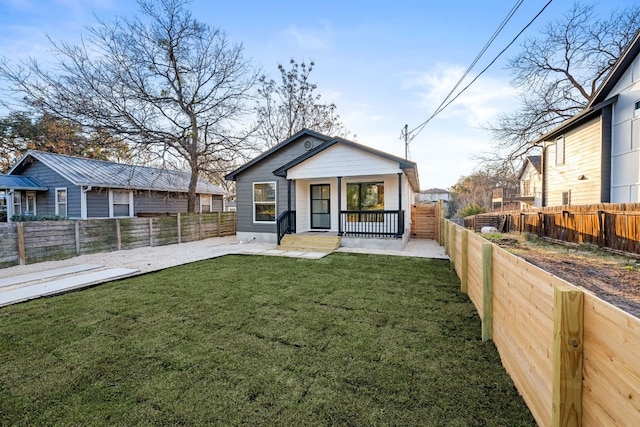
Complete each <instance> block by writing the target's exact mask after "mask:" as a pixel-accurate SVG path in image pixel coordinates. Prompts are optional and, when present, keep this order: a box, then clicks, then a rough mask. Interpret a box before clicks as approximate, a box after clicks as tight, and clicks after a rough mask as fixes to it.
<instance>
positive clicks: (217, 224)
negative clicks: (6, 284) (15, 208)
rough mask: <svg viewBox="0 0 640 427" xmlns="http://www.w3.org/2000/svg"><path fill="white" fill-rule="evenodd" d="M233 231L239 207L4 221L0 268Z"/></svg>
mask: <svg viewBox="0 0 640 427" xmlns="http://www.w3.org/2000/svg"><path fill="white" fill-rule="evenodd" d="M235 233H236V214H235V212H213V213H204V214H177V215H175V216H163V217H150V218H109V219H88V220H69V221H34V222H17V223H8V224H3V225H1V226H0V268H4V267H9V266H12V265H18V264H20V265H23V264H32V263H36V262H42V261H49V260H58V259H65V258H71V257H74V256H78V255H84V254H91V253H98V252H110V251H115V250H120V249H135V248H140V247H144V246H162V245H170V244H175V243H183V242H192V241H195V240H202V239H207V238H210V237H221V236H230V235H234V234H235Z"/></svg>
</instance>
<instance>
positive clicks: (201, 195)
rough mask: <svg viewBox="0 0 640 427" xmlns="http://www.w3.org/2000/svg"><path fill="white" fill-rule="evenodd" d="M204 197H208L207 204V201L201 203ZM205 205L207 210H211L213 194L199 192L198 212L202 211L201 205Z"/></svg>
mask: <svg viewBox="0 0 640 427" xmlns="http://www.w3.org/2000/svg"><path fill="white" fill-rule="evenodd" d="M206 197H208V198H209V203H208V204H207V203H202V199H203V198H206ZM207 205H208V206H209V212H212V211H213V195H211V194H200V213H202V212H203V210H202V207H203V206H207Z"/></svg>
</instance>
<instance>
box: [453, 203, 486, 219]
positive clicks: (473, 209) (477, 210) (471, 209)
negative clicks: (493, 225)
mask: <svg viewBox="0 0 640 427" xmlns="http://www.w3.org/2000/svg"><path fill="white" fill-rule="evenodd" d="M486 211H487V210H486V209H485V208H483V207H482V206H480V205H479V204H477V203H474V204H473V205H467V206H465V207H464V208H462V209H460V211H459V214H460V216H461V217H462V218H464V217H467V216H471V215H477V214H481V213H485V212H486Z"/></svg>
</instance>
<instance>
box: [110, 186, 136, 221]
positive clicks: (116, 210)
mask: <svg viewBox="0 0 640 427" xmlns="http://www.w3.org/2000/svg"><path fill="white" fill-rule="evenodd" d="M109 205H110V206H109V207H110V209H109V210H110V212H109V215H110V216H111V217H129V216H133V193H132V192H131V191H122V190H111V191H110V192H109Z"/></svg>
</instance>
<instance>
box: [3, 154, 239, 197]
mask: <svg viewBox="0 0 640 427" xmlns="http://www.w3.org/2000/svg"><path fill="white" fill-rule="evenodd" d="M31 159H36V160H38V161H40V162H42V163H43V164H44V165H45V166H47V167H48V168H50V169H52V170H53V171H55V172H56V173H58V174H59V175H61V176H62V177H64V178H65V179H67V180H68V181H70V182H71V183H73V184H74V185H84V186H92V187H102V188H122V189H127V190H152V191H169V192H176V193H186V192H187V191H188V188H189V179H190V173H189V172H184V171H175V170H167V169H160V168H152V167H147V166H136V165H126V164H122V163H115V162H108V161H104V160H94V159H85V158H81V157H73V156H66V155H61V154H53V153H46V152H43V151H36V150H29V151H27V152H26V154H25V155H24V156H22V157H21V158H20V160H18V162H17V163H16V164H15V165H14V166H13V167H12V168H11V169H10V170H9V172H8V174H9V175H15V174H18V173H21V172H22V171H24V170H25V169H26V168H27V167H28V166H29V164H30V161H31ZM196 191H197V192H198V193H200V194H226V191H224V190H222V189H221V188H220V187H218V186H216V185H214V184H212V183H210V182H208V181H206V180H204V179H198V186H197V189H196Z"/></svg>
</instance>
